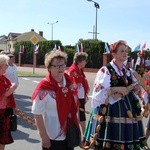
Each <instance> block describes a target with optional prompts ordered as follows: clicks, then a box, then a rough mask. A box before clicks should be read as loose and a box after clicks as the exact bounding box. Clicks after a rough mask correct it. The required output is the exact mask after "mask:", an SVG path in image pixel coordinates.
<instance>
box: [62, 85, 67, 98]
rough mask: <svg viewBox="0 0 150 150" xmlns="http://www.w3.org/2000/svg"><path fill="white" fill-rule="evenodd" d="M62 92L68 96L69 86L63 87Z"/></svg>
mask: <svg viewBox="0 0 150 150" xmlns="http://www.w3.org/2000/svg"><path fill="white" fill-rule="evenodd" d="M62 93H63V94H64V96H65V97H66V96H67V93H68V88H67V87H63V88H62Z"/></svg>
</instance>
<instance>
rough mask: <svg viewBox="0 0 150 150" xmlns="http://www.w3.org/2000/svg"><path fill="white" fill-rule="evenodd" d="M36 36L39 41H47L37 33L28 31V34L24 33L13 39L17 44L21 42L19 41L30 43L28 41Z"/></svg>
mask: <svg viewBox="0 0 150 150" xmlns="http://www.w3.org/2000/svg"><path fill="white" fill-rule="evenodd" d="M33 36H36V37H37V38H38V40H39V41H47V39H45V38H44V37H42V36H41V35H39V34H38V33H36V32H34V31H30V32H25V33H23V34H21V35H19V36H17V37H16V38H15V40H16V41H17V42H21V41H30V39H31V38H32V37H33Z"/></svg>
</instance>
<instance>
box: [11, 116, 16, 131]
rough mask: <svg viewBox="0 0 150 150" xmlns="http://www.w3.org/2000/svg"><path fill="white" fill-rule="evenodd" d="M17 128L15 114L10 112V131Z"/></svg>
mask: <svg viewBox="0 0 150 150" xmlns="http://www.w3.org/2000/svg"><path fill="white" fill-rule="evenodd" d="M16 130H17V115H15V114H12V115H11V116H10V131H16Z"/></svg>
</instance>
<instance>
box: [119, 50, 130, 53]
mask: <svg viewBox="0 0 150 150" xmlns="http://www.w3.org/2000/svg"><path fill="white" fill-rule="evenodd" d="M118 52H120V53H128V50H118Z"/></svg>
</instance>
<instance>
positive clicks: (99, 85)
mask: <svg viewBox="0 0 150 150" xmlns="http://www.w3.org/2000/svg"><path fill="white" fill-rule="evenodd" d="M94 89H95V92H99V91H100V90H101V89H104V86H102V84H100V83H95V84H94Z"/></svg>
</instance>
